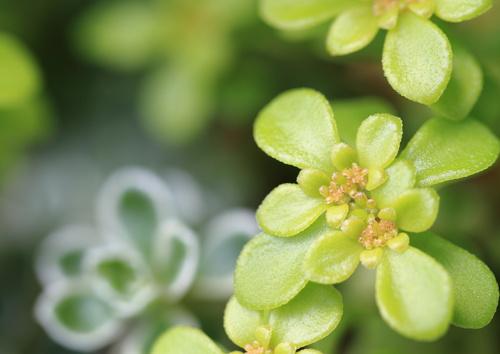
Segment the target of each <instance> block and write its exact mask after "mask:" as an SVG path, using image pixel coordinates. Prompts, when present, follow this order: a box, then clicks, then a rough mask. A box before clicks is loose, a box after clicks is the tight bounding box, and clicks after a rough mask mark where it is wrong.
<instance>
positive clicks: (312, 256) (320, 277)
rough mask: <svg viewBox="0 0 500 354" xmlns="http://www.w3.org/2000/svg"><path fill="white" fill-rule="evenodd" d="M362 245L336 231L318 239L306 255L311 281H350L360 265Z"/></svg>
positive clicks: (307, 274)
mask: <svg viewBox="0 0 500 354" xmlns="http://www.w3.org/2000/svg"><path fill="white" fill-rule="evenodd" d="M362 251H363V248H362V247H361V245H360V244H359V243H358V242H357V241H356V240H355V239H353V238H351V237H348V236H346V235H345V234H343V233H342V232H339V231H334V232H332V233H328V234H326V235H323V236H322V237H320V238H319V239H317V240H316V241H315V242H314V243H313V244H312V246H311V247H310V249H309V251H308V252H307V254H306V258H305V260H304V271H305V273H306V276H307V277H308V278H309V280H312V281H314V282H317V283H323V284H335V283H340V282H343V281H344V280H346V279H348V278H349V277H350V276H351V275H352V273H354V271H355V270H356V268H357V267H358V265H359V255H360V254H361V252H362Z"/></svg>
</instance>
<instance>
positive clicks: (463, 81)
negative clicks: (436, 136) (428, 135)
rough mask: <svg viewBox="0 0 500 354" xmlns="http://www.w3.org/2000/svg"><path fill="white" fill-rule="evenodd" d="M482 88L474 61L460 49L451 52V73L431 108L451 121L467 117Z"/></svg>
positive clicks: (478, 69)
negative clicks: (439, 96)
mask: <svg viewBox="0 0 500 354" xmlns="http://www.w3.org/2000/svg"><path fill="white" fill-rule="evenodd" d="M482 88H483V72H482V71H481V67H480V66H479V63H478V62H477V61H476V59H475V58H474V57H473V56H472V55H471V54H469V53H468V52H467V51H466V50H465V49H463V48H461V47H455V48H454V50H453V72H452V74H451V79H450V82H449V83H448V86H447V87H446V90H445V91H444V93H443V95H442V96H441V98H440V99H439V101H437V102H436V103H434V104H433V105H432V106H431V109H432V110H433V111H434V112H436V113H437V114H438V115H440V116H443V117H446V118H448V119H451V120H461V119H463V118H465V117H467V116H468V115H469V113H470V111H471V110H472V108H473V107H474V105H475V104H476V102H477V100H478V98H479V95H480V93H481V90H482Z"/></svg>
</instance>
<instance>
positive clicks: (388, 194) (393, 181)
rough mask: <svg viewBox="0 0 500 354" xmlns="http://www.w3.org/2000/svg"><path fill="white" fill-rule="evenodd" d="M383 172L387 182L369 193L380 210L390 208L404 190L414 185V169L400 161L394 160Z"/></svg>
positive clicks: (407, 163)
mask: <svg viewBox="0 0 500 354" xmlns="http://www.w3.org/2000/svg"><path fill="white" fill-rule="evenodd" d="M385 172H386V173H387V181H386V182H385V183H384V184H382V185H381V186H380V187H378V188H376V189H375V190H373V191H372V192H371V195H372V197H373V198H374V199H375V201H376V202H377V205H378V206H379V207H380V208H386V207H389V206H391V205H392V204H393V203H394V201H395V200H396V199H397V198H398V197H399V196H400V195H401V194H402V193H403V192H405V191H406V190H408V189H410V188H412V187H413V186H414V185H415V181H416V177H415V167H413V165H412V164H411V163H410V162H408V161H406V160H402V159H398V160H396V161H395V162H394V163H393V164H392V165H390V166H389V167H388V168H387V169H386V170H385Z"/></svg>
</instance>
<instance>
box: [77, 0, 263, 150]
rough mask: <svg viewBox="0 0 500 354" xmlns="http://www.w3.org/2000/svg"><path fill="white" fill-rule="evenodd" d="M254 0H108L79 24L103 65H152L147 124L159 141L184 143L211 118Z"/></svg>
mask: <svg viewBox="0 0 500 354" xmlns="http://www.w3.org/2000/svg"><path fill="white" fill-rule="evenodd" d="M251 6H252V3H251V1H247V0H244V1H231V0H215V1H214V0H212V1H202V2H199V1H195V0H173V1H171V0H151V1H129V0H128V1H125V2H123V1H112V2H100V3H98V4H97V5H96V6H95V7H93V8H90V9H89V10H88V12H87V13H85V14H84V15H83V16H82V17H81V18H80V19H79V21H78V23H77V24H76V28H75V42H76V46H77V48H78V50H79V51H80V52H81V53H82V54H83V55H84V56H86V57H88V58H89V59H90V60H92V61H94V62H97V63H100V64H102V65H105V66H108V67H111V68H114V69H121V70H123V71H132V70H137V69H144V68H147V67H152V68H153V70H152V72H151V74H149V75H148V77H147V79H146V80H145V82H144V84H143V85H142V87H141V92H140V97H139V110H140V113H141V116H142V119H143V123H144V127H145V128H146V129H147V131H148V132H149V133H150V134H151V135H152V136H153V137H154V138H156V139H157V140H159V141H162V142H166V143H168V144H173V145H175V144H184V143H188V142H189V141H191V140H193V139H194V138H195V137H197V136H198V135H199V134H200V133H202V132H203V130H204V128H205V127H206V125H207V124H208V122H209V120H210V118H211V117H212V116H213V114H214V110H215V101H216V96H215V93H216V91H217V83H218V81H219V80H220V78H221V75H222V74H223V73H224V72H225V70H227V67H228V64H229V63H230V62H231V60H232V55H233V50H234V49H233V44H232V42H231V41H232V37H231V36H232V35H233V33H234V31H235V30H236V29H237V28H238V27H241V26H242V25H243V24H245V23H247V22H248V20H249V18H251V16H252V14H253V12H252V11H251Z"/></svg>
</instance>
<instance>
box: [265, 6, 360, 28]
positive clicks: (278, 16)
mask: <svg viewBox="0 0 500 354" xmlns="http://www.w3.org/2000/svg"><path fill="white" fill-rule="evenodd" d="M356 1H357V0H356ZM352 2H353V0H308V1H302V0H262V1H261V2H260V13H261V16H262V17H263V18H264V20H265V21H266V22H268V23H269V24H270V25H272V26H275V27H278V28H281V29H305V28H310V27H313V26H315V25H317V24H319V23H322V22H324V21H326V20H328V19H330V18H332V17H333V16H335V15H337V14H338V13H340V12H341V11H343V10H344V9H346V8H348V7H350V6H352Z"/></svg>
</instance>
